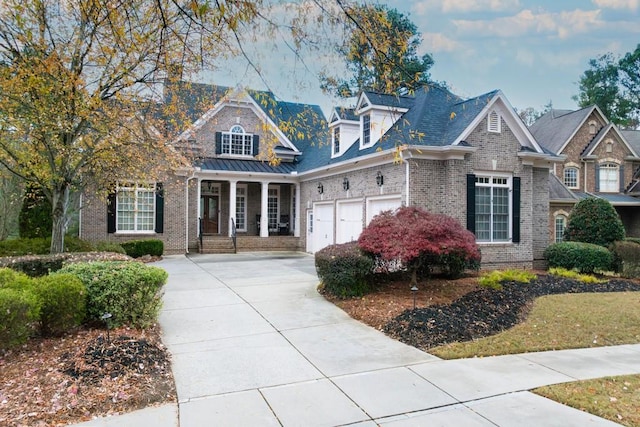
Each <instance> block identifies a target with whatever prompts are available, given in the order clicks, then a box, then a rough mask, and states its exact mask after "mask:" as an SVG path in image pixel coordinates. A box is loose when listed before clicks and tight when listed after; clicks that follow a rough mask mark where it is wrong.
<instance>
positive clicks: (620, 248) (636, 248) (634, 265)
mask: <svg viewBox="0 0 640 427" xmlns="http://www.w3.org/2000/svg"><path fill="white" fill-rule="evenodd" d="M611 251H612V252H613V254H614V259H615V260H616V263H617V264H618V265H617V267H618V268H617V271H618V272H619V273H620V275H621V276H622V277H627V278H637V277H640V245H638V244H637V243H634V242H630V241H627V240H625V241H622V242H615V243H614V244H613V245H612V247H611Z"/></svg>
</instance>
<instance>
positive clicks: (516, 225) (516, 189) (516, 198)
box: [511, 176, 520, 243]
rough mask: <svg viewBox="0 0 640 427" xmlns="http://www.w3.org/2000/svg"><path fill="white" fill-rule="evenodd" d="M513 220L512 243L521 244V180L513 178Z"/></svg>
mask: <svg viewBox="0 0 640 427" xmlns="http://www.w3.org/2000/svg"><path fill="white" fill-rule="evenodd" d="M512 200H513V207H512V212H513V218H512V219H511V220H512V223H511V241H512V242H513V243H520V178H519V177H517V176H514V177H513V193H512Z"/></svg>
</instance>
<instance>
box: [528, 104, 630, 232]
mask: <svg viewBox="0 0 640 427" xmlns="http://www.w3.org/2000/svg"><path fill="white" fill-rule="evenodd" d="M530 129H531V133H532V134H533V135H534V137H535V138H536V140H537V141H538V142H539V143H540V145H541V146H542V147H544V148H545V149H547V150H548V151H550V152H551V153H553V154H555V155H557V156H561V157H562V158H563V159H564V160H563V162H562V163H559V164H556V165H555V167H554V168H553V169H552V172H553V175H554V176H552V177H550V181H549V182H550V209H549V215H550V217H549V234H550V237H551V241H559V240H562V235H563V233H564V228H565V226H566V223H567V218H568V215H569V213H570V212H571V209H572V208H573V206H574V205H575V204H576V203H577V202H578V201H579V200H581V199H583V198H585V197H600V198H603V199H606V200H608V201H609V202H611V204H612V205H613V206H614V207H615V208H616V210H617V212H618V214H619V215H620V217H621V219H622V222H623V224H624V225H625V229H626V232H627V235H629V236H640V199H638V198H636V197H633V194H634V193H633V189H632V187H634V188H635V185H634V184H635V180H637V178H638V177H637V176H634V175H637V173H638V167H639V166H640V157H639V156H638V154H639V153H640V138H638V137H637V136H636V135H637V134H638V131H621V130H619V129H618V127H617V126H615V125H614V124H612V123H610V122H609V120H608V119H607V118H606V117H605V116H604V114H603V113H602V111H601V110H600V108H598V107H597V106H590V107H586V108H582V109H580V110H575V111H573V110H551V111H549V112H547V113H546V114H545V115H544V116H542V117H541V118H540V119H538V120H537V121H536V122H535V123H534V124H533V125H531V127H530ZM630 190H631V191H630Z"/></svg>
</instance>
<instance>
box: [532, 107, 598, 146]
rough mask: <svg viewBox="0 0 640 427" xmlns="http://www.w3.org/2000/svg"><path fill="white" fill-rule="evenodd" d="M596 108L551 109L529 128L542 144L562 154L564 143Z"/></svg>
mask: <svg viewBox="0 0 640 427" xmlns="http://www.w3.org/2000/svg"><path fill="white" fill-rule="evenodd" d="M594 108H595V107H594V106H591V107H585V108H582V109H580V110H577V111H573V110H551V111H549V112H548V113H547V114H545V115H543V116H542V117H540V118H539V119H538V120H536V121H535V123H533V124H532V125H531V126H530V127H529V130H530V131H531V134H532V135H533V137H534V138H535V139H536V141H538V143H539V144H540V145H542V146H544V147H545V148H546V149H548V150H549V151H551V152H552V153H554V154H560V150H561V149H562V147H563V146H564V144H565V143H566V142H567V141H568V140H569V138H570V137H571V135H573V133H574V132H575V131H576V129H577V128H578V126H580V124H581V123H582V122H583V121H584V120H585V119H586V118H587V117H588V116H589V114H591V112H592V111H593V109H594Z"/></svg>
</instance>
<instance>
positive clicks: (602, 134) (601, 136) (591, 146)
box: [581, 123, 640, 157]
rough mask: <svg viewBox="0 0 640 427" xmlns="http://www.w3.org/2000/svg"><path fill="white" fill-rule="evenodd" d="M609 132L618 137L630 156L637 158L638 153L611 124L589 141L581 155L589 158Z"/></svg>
mask: <svg viewBox="0 0 640 427" xmlns="http://www.w3.org/2000/svg"><path fill="white" fill-rule="evenodd" d="M609 132H613V133H615V134H617V135H618V138H619V139H620V140H621V141H622V143H623V144H624V145H625V146H626V147H627V149H628V150H629V151H630V152H631V155H633V156H635V157H637V156H638V154H637V153H639V152H640V151H636V150H635V149H634V147H633V146H632V145H631V144H629V142H628V140H627V138H625V136H624V134H623V133H622V132H620V130H618V127H617V126H616V125H614V124H613V123H609V124H608V125H606V126H604V127H603V128H602V129H600V131H599V132H598V133H597V134H596V136H595V137H594V138H593V139H592V140H591V142H590V143H589V145H588V146H587V147H586V148H585V149H584V150H583V151H582V153H581V155H583V156H589V155H591V154H592V153H593V150H595V148H596V147H597V146H598V145H599V144H600V143H601V142H602V141H604V139H605V137H606V136H607V135H608V134H609Z"/></svg>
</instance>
